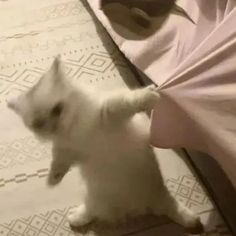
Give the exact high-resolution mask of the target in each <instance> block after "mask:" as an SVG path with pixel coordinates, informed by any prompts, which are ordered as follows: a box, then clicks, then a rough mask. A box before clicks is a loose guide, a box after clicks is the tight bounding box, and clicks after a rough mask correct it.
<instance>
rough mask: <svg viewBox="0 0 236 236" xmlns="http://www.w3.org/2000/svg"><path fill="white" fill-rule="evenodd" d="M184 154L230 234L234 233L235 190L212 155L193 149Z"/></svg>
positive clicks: (235, 231)
mask: <svg viewBox="0 0 236 236" xmlns="http://www.w3.org/2000/svg"><path fill="white" fill-rule="evenodd" d="M186 154H187V155H188V156H189V159H190V161H191V162H192V165H193V167H194V168H195V170H196V172H197V173H198V175H199V177H200V179H201V180H202V182H203V184H204V185H205V186H206V189H207V191H208V193H209V195H210V196H211V197H212V200H213V201H214V202H215V204H216V206H217V207H218V209H219V211H220V213H221V215H222V217H223V218H224V220H225V221H226V223H227V224H228V226H229V228H230V230H231V231H232V234H233V235H236V190H235V189H234V187H233V186H232V184H231V182H230V181H229V180H228V178H227V177H226V175H225V173H224V172H223V170H222V169H221V167H220V166H219V165H218V164H217V163H216V161H215V160H214V159H213V158H212V157H210V156H208V155H206V154H203V153H199V152H194V151H186ZM235 171H236V170H235Z"/></svg>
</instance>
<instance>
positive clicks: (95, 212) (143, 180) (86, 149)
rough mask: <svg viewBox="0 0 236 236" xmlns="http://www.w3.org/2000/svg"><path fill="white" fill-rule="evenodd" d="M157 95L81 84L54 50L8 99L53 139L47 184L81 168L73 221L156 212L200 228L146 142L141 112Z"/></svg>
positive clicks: (38, 131)
mask: <svg viewBox="0 0 236 236" xmlns="http://www.w3.org/2000/svg"><path fill="white" fill-rule="evenodd" d="M158 99H159V94H158V93H157V92H156V91H155V90H154V89H153V87H147V88H143V89H137V90H134V91H126V90H125V91H120V92H116V93H114V92H112V93H110V94H98V92H97V91H96V92H94V91H93V90H92V89H90V88H89V87H86V86H84V85H83V86H82V85H81V86H80V87H79V88H78V89H76V88H74V87H73V86H72V85H71V84H70V83H69V82H68V81H67V80H66V79H65V74H64V73H63V68H62V65H61V63H60V59H59V57H57V58H56V59H55V61H54V63H53V65H52V67H51V68H50V70H49V71H48V73H46V74H45V75H44V76H43V77H42V78H41V80H40V81H39V83H38V84H37V85H36V86H34V87H33V88H32V89H31V90H30V91H29V92H27V93H26V94H24V95H21V96H20V97H19V98H17V100H15V101H11V102H9V107H11V108H12V109H13V110H14V111H16V112H17V113H18V114H19V115H20V116H21V117H22V118H23V121H24V123H25V125H26V126H27V127H28V128H30V129H31V130H32V131H34V133H35V134H37V135H38V136H40V137H42V138H46V139H50V140H52V142H53V160H52V163H51V169H50V173H49V177H48V184H50V185H56V184H58V183H59V182H60V181H61V180H62V178H63V176H64V175H65V174H66V173H67V171H68V170H69V168H70V167H71V166H72V165H78V166H79V168H80V169H81V173H82V177H83V179H84V181H85V184H86V189H87V192H86V197H85V199H84V203H83V204H82V205H80V206H79V207H77V208H75V209H73V210H72V211H71V212H70V213H69V215H68V219H69V222H70V224H71V225H73V226H82V225H85V224H87V223H89V222H91V221H92V220H93V219H99V220H105V221H110V222H111V221H112V222H114V221H118V220H123V219H125V218H126V216H136V215H143V214H146V213H148V212H149V213H150V212H151V213H153V214H155V215H162V214H165V215H167V216H169V217H170V218H171V219H173V220H174V221H175V222H177V223H179V224H181V225H183V226H185V227H186V228H189V229H191V230H192V231H194V230H195V231H199V230H200V229H201V223H200V220H199V218H198V217H197V216H195V215H194V214H193V213H191V212H190V211H189V210H188V209H187V208H185V207H183V206H181V205H180V204H179V203H177V202H176V200H175V199H174V198H173V197H172V196H171V195H170V193H169V192H168V190H167V189H166V187H165V186H164V184H163V179H162V177H161V174H160V170H159V167H158V163H157V160H156V159H155V155H154V152H153V148H152V147H151V146H150V145H149V119H148V118H147V116H146V115H145V114H144V113H142V112H144V111H148V110H150V109H152V108H153V107H154V106H155V104H156V102H158Z"/></svg>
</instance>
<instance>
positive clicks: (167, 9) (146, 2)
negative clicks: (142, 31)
mask: <svg viewBox="0 0 236 236" xmlns="http://www.w3.org/2000/svg"><path fill="white" fill-rule="evenodd" d="M112 3H119V4H121V5H123V6H125V7H127V8H128V9H130V13H131V15H132V16H133V18H134V20H135V21H136V23H138V24H139V25H141V26H143V27H149V26H150V24H151V18H152V17H159V16H163V15H169V14H171V13H174V14H178V15H181V16H183V17H185V18H187V19H188V20H190V21H191V22H192V23H194V22H193V20H192V19H191V18H190V17H189V15H188V14H187V13H186V12H185V10H184V9H183V8H181V7H179V6H178V5H177V4H176V0H100V8H101V9H103V8H105V7H106V5H108V4H112Z"/></svg>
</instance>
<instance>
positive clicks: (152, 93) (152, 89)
mask: <svg viewBox="0 0 236 236" xmlns="http://www.w3.org/2000/svg"><path fill="white" fill-rule="evenodd" d="M142 92H143V93H144V94H143V95H144V99H143V102H144V103H143V106H144V109H145V110H152V109H153V108H154V107H155V106H156V105H157V104H158V102H159V100H160V94H159V93H158V89H157V87H156V86H155V85H150V86H147V87H146V88H144V89H142Z"/></svg>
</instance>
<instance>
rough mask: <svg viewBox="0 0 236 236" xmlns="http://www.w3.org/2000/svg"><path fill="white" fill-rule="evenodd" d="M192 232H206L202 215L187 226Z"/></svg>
mask: <svg viewBox="0 0 236 236" xmlns="http://www.w3.org/2000/svg"><path fill="white" fill-rule="evenodd" d="M187 231H188V232H189V233H190V234H202V233H203V232H204V226H203V225H202V223H201V220H200V217H197V218H196V220H195V223H194V225H192V226H190V227H188V228H187Z"/></svg>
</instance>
